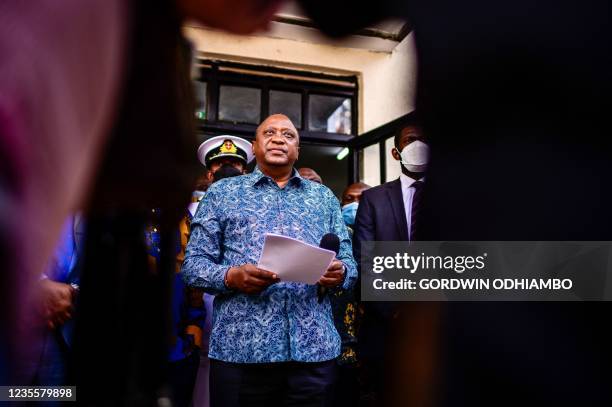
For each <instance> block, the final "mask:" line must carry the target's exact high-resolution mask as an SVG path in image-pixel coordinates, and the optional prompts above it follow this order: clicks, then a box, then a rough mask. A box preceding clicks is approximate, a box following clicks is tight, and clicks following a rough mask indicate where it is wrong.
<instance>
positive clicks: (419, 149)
mask: <svg viewBox="0 0 612 407" xmlns="http://www.w3.org/2000/svg"><path fill="white" fill-rule="evenodd" d="M400 157H401V158H402V159H401V160H400V162H401V163H402V164H403V165H404V167H405V168H406V169H407V170H408V171H410V172H425V171H426V170H427V163H429V146H428V145H427V144H425V143H423V142H422V141H420V140H416V141H413V142H412V143H410V144H408V145H407V146H406V147H404V149H403V150H402V152H401V153H400Z"/></svg>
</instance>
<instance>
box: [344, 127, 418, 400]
mask: <svg viewBox="0 0 612 407" xmlns="http://www.w3.org/2000/svg"><path fill="white" fill-rule="evenodd" d="M391 154H392V155H393V158H394V159H395V160H396V161H398V165H400V166H401V167H402V173H401V174H400V177H399V179H396V180H394V181H390V182H387V183H385V184H382V185H380V186H377V187H374V188H371V189H368V190H367V191H363V193H362V195H361V199H360V201H359V207H358V208H357V215H356V219H355V226H354V228H355V231H354V233H353V251H354V254H355V258H356V259H357V261H358V262H359V263H358V264H360V265H361V261H362V254H363V253H362V248H361V243H362V242H372V241H413V240H415V238H416V236H417V226H418V225H419V223H418V221H419V211H420V209H421V205H422V192H423V184H424V181H425V171H426V170H427V165H428V161H429V146H428V145H427V143H426V140H425V137H424V136H423V133H422V131H421V129H420V127H419V126H417V125H415V124H409V125H405V126H403V127H402V128H401V129H400V130H398V131H397V133H396V134H395V137H394V147H393V149H392V151H391ZM362 272H363V273H365V272H368V271H367V270H363V271H362ZM400 310H401V307H399V304H397V303H393V302H364V303H363V318H362V323H361V326H360V331H359V350H360V356H361V358H362V361H363V365H364V370H363V373H364V378H365V379H366V383H365V389H364V392H365V393H366V394H367V393H369V394H368V395H367V397H368V398H369V399H371V400H370V401H371V402H373V403H374V404H375V405H386V403H388V402H389V401H388V399H387V397H388V395H389V394H390V390H389V388H390V387H389V386H390V385H391V383H392V380H393V378H392V376H393V373H392V371H393V366H394V365H395V364H397V361H396V353H395V351H394V347H393V344H394V342H393V338H394V336H395V329H396V328H397V325H398V322H399V321H398V318H399V315H398V313H399V312H400Z"/></svg>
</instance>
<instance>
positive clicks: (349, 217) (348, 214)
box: [342, 202, 359, 226]
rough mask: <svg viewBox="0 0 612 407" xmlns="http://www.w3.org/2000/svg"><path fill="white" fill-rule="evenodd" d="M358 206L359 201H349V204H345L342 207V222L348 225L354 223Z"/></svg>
mask: <svg viewBox="0 0 612 407" xmlns="http://www.w3.org/2000/svg"><path fill="white" fill-rule="evenodd" d="M358 206H359V202H351V203H350V204H346V205H344V206H343V207H342V218H343V219H344V223H346V224H347V225H349V226H353V225H354V224H355V217H356V216H357V207H358Z"/></svg>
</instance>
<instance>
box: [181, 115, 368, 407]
mask: <svg viewBox="0 0 612 407" xmlns="http://www.w3.org/2000/svg"><path fill="white" fill-rule="evenodd" d="M253 153H254V154H255V157H256V159H257V168H256V169H255V171H254V172H253V173H251V174H248V175H243V176H239V177H233V178H227V179H223V180H221V181H219V182H216V183H214V184H213V185H212V186H211V187H210V188H209V189H208V191H207V193H206V195H205V197H204V199H203V200H202V202H201V203H200V206H199V208H198V211H197V213H196V215H195V218H194V219H193V221H192V224H191V226H192V230H191V238H190V241H189V244H188V246H187V253H186V257H185V262H184V263H183V268H182V272H183V276H184V279H185V281H186V282H187V284H189V285H190V286H194V287H202V288H204V290H205V291H207V292H210V293H214V294H217V297H216V298H215V303H214V312H213V319H214V320H213V332H212V336H211V340H210V350H209V357H210V358H211V359H212V361H211V373H210V374H211V376H210V387H211V405H213V406H237V405H249V406H250V405H260V404H261V405H268V404H275V405H276V404H278V403H281V404H287V403H289V404H290V403H293V402H297V401H300V403H303V404H300V405H313V406H323V405H328V403H329V397H330V394H329V393H330V392H329V390H330V387H331V386H332V384H333V381H334V378H335V363H334V359H335V358H336V357H337V356H338V355H339V354H340V337H339V335H338V332H337V331H336V328H335V327H334V320H333V317H332V312H331V307H330V303H329V298H327V297H325V298H324V299H323V301H322V302H320V301H318V299H317V287H316V286H314V285H306V284H302V283H295V282H285V281H280V280H279V279H278V277H277V276H276V275H275V274H274V273H272V272H269V271H265V270H261V269H258V268H257V266H256V264H257V262H258V260H259V256H260V254H261V250H262V248H263V243H264V237H265V235H266V233H276V234H281V235H285V236H289V237H292V238H296V239H299V240H301V241H304V242H306V243H310V244H314V245H318V244H319V242H320V240H321V237H322V236H323V235H325V234H327V233H335V234H336V235H338V237H339V238H340V251H339V253H338V255H337V259H335V260H334V261H333V262H332V264H331V265H330V267H329V269H328V270H327V271H326V273H325V274H324V275H323V276H322V277H321V279H320V280H319V284H320V285H322V286H324V287H327V288H328V289H331V290H333V289H335V288H340V287H342V288H344V289H348V288H350V287H352V286H353V285H354V283H355V280H356V278H357V272H356V265H355V261H354V260H353V257H352V251H351V241H350V238H349V236H348V232H347V229H346V226H345V225H344V221H343V220H342V214H341V211H340V205H339V202H338V200H337V199H336V197H335V196H334V195H333V193H332V192H331V191H330V190H329V189H328V188H327V187H325V186H323V185H320V184H317V183H314V182H311V181H308V180H305V179H304V178H302V177H300V175H299V174H298V173H297V171H296V170H295V169H294V167H293V164H294V163H295V161H296V160H297V158H298V155H299V135H298V132H297V130H296V129H295V127H294V125H293V123H291V121H290V120H289V118H287V117H286V116H284V115H272V116H270V117H268V118H267V119H266V120H264V121H263V122H262V123H261V124H260V125H259V127H258V128H257V132H256V138H255V141H254V143H253Z"/></svg>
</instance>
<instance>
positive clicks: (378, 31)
mask: <svg viewBox="0 0 612 407" xmlns="http://www.w3.org/2000/svg"><path fill="white" fill-rule="evenodd" d="M409 32H410V28H409V26H408V24H407V23H406V22H404V21H400V20H387V21H383V22H381V23H378V24H376V25H373V26H371V27H366V28H364V29H362V30H360V31H359V32H357V33H356V34H354V35H351V36H349V37H348V38H345V39H342V40H333V39H330V38H327V37H325V36H324V35H323V34H321V33H320V32H319V30H317V29H316V28H315V25H314V23H313V22H312V21H311V20H310V19H309V18H308V17H306V15H305V13H304V12H303V11H302V10H301V9H300V7H299V6H298V5H297V4H296V3H295V2H293V1H291V2H288V3H287V4H286V5H285V6H284V7H283V8H282V9H281V10H280V11H279V12H278V13H276V15H275V16H274V18H273V21H272V23H271V24H270V29H269V30H268V31H266V32H263V33H260V34H258V36H262V37H272V38H284V39H291V40H296V41H304V42H311V43H315V44H327V45H335V46H341V47H348V48H359V49H366V50H369V51H379V52H391V51H393V49H395V47H396V46H397V45H398V44H399V43H400V42H401V41H402V40H403V39H404V38H405V37H406V35H408V33H409Z"/></svg>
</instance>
